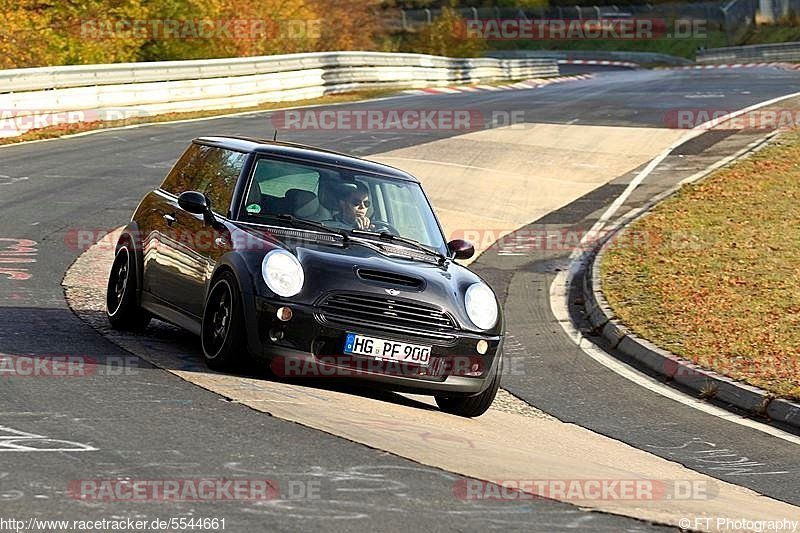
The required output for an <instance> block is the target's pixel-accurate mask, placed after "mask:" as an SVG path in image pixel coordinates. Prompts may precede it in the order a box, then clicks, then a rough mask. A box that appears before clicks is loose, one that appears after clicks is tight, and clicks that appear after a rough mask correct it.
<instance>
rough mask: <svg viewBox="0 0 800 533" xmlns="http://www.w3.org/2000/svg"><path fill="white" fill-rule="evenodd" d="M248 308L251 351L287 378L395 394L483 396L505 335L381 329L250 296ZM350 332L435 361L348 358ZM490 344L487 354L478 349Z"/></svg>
mask: <svg viewBox="0 0 800 533" xmlns="http://www.w3.org/2000/svg"><path fill="white" fill-rule="evenodd" d="M244 300H245V301H244V302H243V304H244V305H243V309H244V315H245V321H246V325H247V334H248V348H249V351H250V352H251V353H252V354H254V355H256V356H260V357H261V358H264V359H267V360H269V361H270V366H271V369H272V371H273V372H274V373H275V374H276V375H278V376H282V377H299V378H315V379H316V378H337V379H354V380H358V381H359V382H366V383H375V384H381V385H383V386H384V387H386V388H389V389H391V390H396V391H401V392H409V393H421V394H448V393H451V394H468V395H469V394H478V393H480V392H482V391H483V390H485V389H486V388H487V387H488V386H489V385H490V383H491V381H492V378H493V377H494V376H495V374H496V372H498V369H499V365H500V361H501V357H502V350H503V337H502V336H491V335H480V334H475V333H472V332H466V331H461V330H454V331H452V332H448V333H446V334H443V333H436V332H429V331H419V332H409V331H402V332H401V331H397V330H396V329H394V330H393V329H389V328H386V327H382V326H381V325H374V324H365V323H353V324H350V323H343V322H342V321H340V320H337V321H335V322H334V321H330V320H328V319H327V318H326V317H325V316H324V315H323V314H322V313H321V312H320V310H319V309H318V308H316V307H313V306H308V305H299V304H293V303H286V302H278V301H272V300H269V299H266V298H263V297H260V296H255V295H244ZM281 306H286V307H289V308H290V309H291V310H292V318H291V319H290V320H288V321H281V320H279V319H278V317H277V311H278V308H279V307H281ZM347 333H357V334H361V335H366V336H370V337H376V338H381V339H389V340H394V341H399V342H404V343H409V344H418V345H425V346H430V347H431V358H430V363H429V364H428V365H427V366H419V365H416V364H413V363H410V362H409V363H400V362H396V361H394V362H393V361H382V360H378V359H375V358H373V357H368V356H357V355H345V354H344V351H343V350H344V343H345V337H346V335H347ZM481 340H483V341H486V342H487V343H488V350H487V351H486V353H485V354H480V353H478V351H477V344H478V341H481Z"/></svg>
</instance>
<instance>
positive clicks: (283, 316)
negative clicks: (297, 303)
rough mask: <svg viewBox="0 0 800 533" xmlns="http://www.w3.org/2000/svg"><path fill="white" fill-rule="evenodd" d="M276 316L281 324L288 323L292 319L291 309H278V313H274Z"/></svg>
mask: <svg viewBox="0 0 800 533" xmlns="http://www.w3.org/2000/svg"><path fill="white" fill-rule="evenodd" d="M276 314H277V316H278V320H280V321H281V322H288V321H289V320H291V319H292V309H291V307H279V308H278V312H277V313H276Z"/></svg>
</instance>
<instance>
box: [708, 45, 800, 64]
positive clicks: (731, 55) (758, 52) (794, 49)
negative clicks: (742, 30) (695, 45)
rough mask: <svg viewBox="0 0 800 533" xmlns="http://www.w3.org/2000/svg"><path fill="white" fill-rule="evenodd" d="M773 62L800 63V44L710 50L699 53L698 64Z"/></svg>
mask: <svg viewBox="0 0 800 533" xmlns="http://www.w3.org/2000/svg"><path fill="white" fill-rule="evenodd" d="M773 61H800V42H794V43H777V44H752V45H747V46H730V47H727V48H709V49H707V50H700V51H698V52H697V62H698V63H703V64H713V63H755V62H773Z"/></svg>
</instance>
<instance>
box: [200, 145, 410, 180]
mask: <svg viewBox="0 0 800 533" xmlns="http://www.w3.org/2000/svg"><path fill="white" fill-rule="evenodd" d="M193 142H196V143H201V144H208V145H212V146H218V147H220V148H227V149H229V150H235V151H237V152H248V153H258V154H270V155H276V156H283V157H289V158H292V159H299V160H303V161H309V162H315V163H323V164H326V165H331V166H335V167H346V168H349V169H351V170H359V171H362V172H371V173H374V174H381V175H384V176H390V177H393V178H398V179H402V180H406V181H413V182H416V183H419V180H418V179H417V178H415V177H414V176H412V175H411V174H409V173H408V172H404V171H402V170H400V169H398V168H394V167H391V166H389V165H384V164H381V163H376V162H374V161H367V160H366V159H361V158H360V157H354V156H351V155H347V154H342V153H339V152H334V151H332V150H325V149H323V148H316V147H314V146H307V145H304V144H297V143H291V142H285V141H269V140H266V139H256V138H253V137H240V136H227V135H226V136H214V137H198V138H197V139H194V141H193Z"/></svg>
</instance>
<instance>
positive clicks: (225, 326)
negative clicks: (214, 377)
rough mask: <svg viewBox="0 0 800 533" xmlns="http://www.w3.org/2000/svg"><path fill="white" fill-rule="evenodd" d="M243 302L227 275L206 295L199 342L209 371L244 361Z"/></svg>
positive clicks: (218, 280) (235, 286)
mask: <svg viewBox="0 0 800 533" xmlns="http://www.w3.org/2000/svg"><path fill="white" fill-rule="evenodd" d="M244 338H245V329H244V315H243V313H242V298H241V295H240V294H239V289H238V285H237V283H236V278H235V277H234V276H233V274H231V273H230V272H224V273H222V274H221V275H220V276H219V277H218V278H216V279H215V280H214V283H213V285H212V286H211V290H210V291H209V293H208V299H207V300H206V305H205V310H204V311H203V324H202V332H201V335H200V339H201V341H202V344H203V356H204V358H205V360H206V364H207V365H208V367H209V368H211V369H212V370H231V369H233V368H235V367H236V366H237V365H238V364H239V363H240V362H242V361H244V359H245V357H244V356H245V350H246V347H245V343H244Z"/></svg>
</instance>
